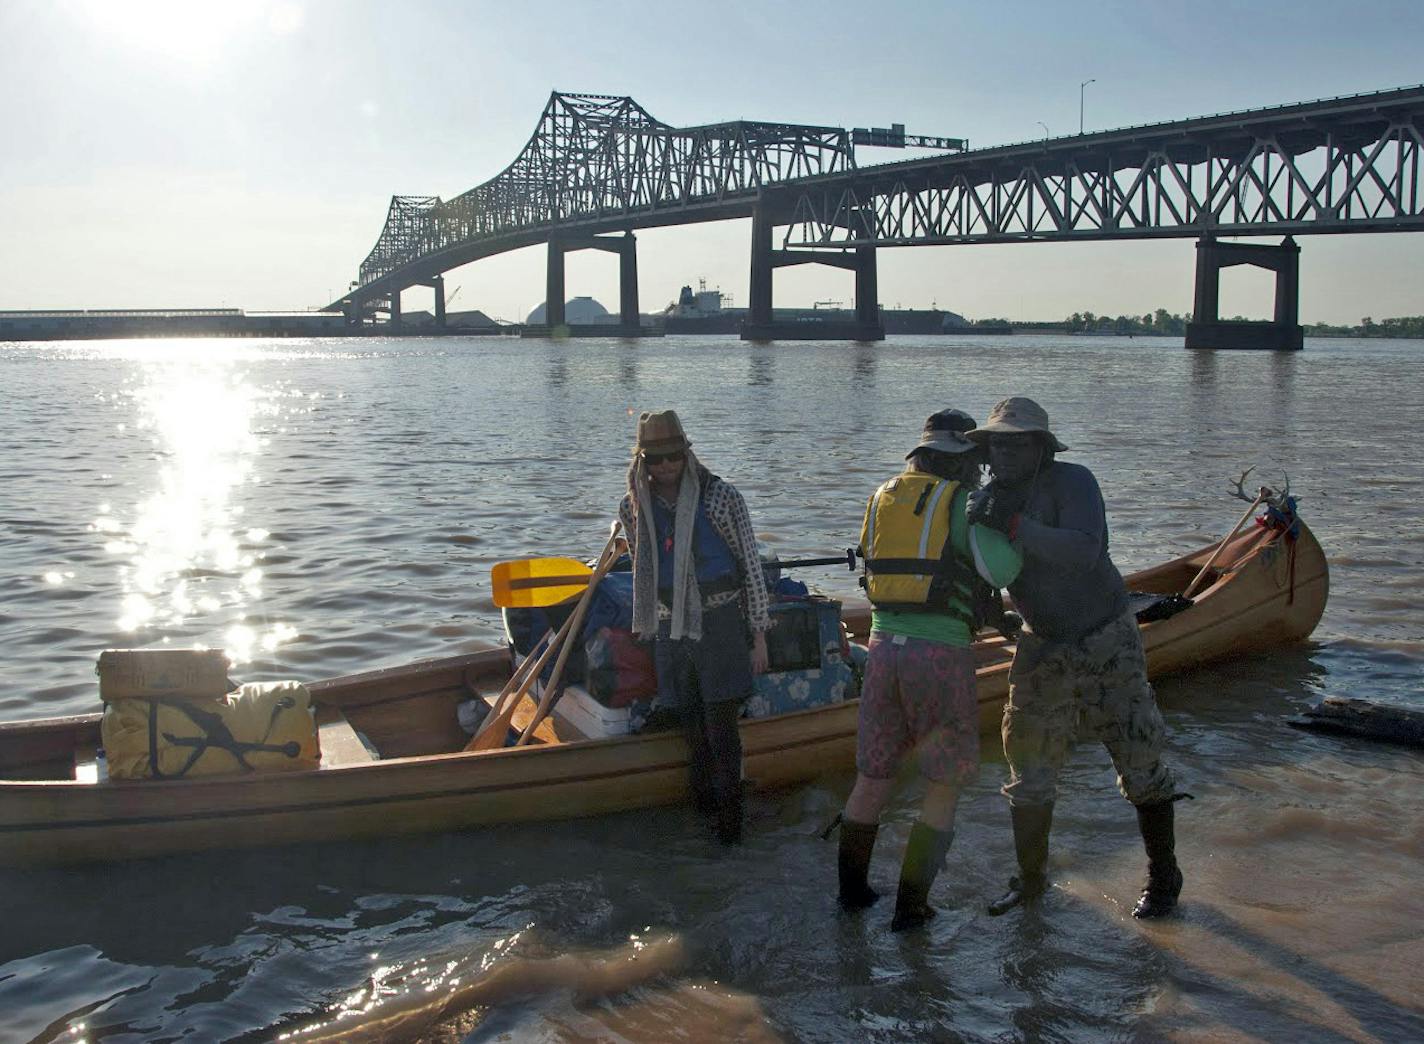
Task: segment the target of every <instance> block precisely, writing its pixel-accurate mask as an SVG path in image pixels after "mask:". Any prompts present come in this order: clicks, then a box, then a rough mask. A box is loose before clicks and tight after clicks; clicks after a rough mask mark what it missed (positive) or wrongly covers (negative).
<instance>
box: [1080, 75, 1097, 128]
mask: <svg viewBox="0 0 1424 1044" xmlns="http://www.w3.org/2000/svg"><path fill="white" fill-rule="evenodd" d="M1097 82H1098V81H1097V80H1095V79H1094V80H1084V81H1083V82H1082V83H1080V84H1078V133H1079V134H1082V133H1083V92H1084V91H1085V90H1087V89H1088V84H1090V83H1097Z"/></svg>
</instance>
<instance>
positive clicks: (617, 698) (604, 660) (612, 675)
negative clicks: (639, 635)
mask: <svg viewBox="0 0 1424 1044" xmlns="http://www.w3.org/2000/svg"><path fill="white" fill-rule="evenodd" d="M584 650H585V651H586V652H587V654H588V675H587V677H586V679H585V681H584V687H585V688H587V689H588V691H589V694H590V695H591V696H592V697H593V698H594V699H596V700H597V701H598V702H599V703H601V704H603V705H604V706H605V707H626V706H628V704H630V703H633V702H634V701H636V700H645V699H650V698H652V696H653V695H654V694H656V693H657V691H658V676H657V671H656V670H655V668H654V666H653V653H652V649H651V648H650V647H649V646H646V645H644V644H642V643H640V642H639V641H638V640H637V639H636V638H634V637H633V632H632V631H625V630H623V629H622V628H617V627H600V628H599V629H598V630H596V631H594V632H593V636H592V637H590V638H589V639H588V641H586V642H585V643H584Z"/></svg>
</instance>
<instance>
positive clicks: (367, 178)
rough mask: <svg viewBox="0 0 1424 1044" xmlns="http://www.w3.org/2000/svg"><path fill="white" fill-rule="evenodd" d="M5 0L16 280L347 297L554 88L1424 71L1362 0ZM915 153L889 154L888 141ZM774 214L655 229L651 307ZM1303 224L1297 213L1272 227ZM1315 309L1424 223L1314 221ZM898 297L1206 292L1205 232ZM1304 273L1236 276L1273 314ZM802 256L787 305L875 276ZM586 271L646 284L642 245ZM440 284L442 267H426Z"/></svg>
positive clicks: (1404, 39)
mask: <svg viewBox="0 0 1424 1044" xmlns="http://www.w3.org/2000/svg"><path fill="white" fill-rule="evenodd" d="M1342 11H1343V9H1342V8H1341V7H1340V6H1339V4H1338V3H1337V2H1335V0H1330V2H1325V0H1289V2H1281V0H1240V2H1226V0H1199V2H1197V3H1193V4H1183V3H1180V2H1179V0H1171V2H1162V0H1074V2H1072V3H1063V2H1054V0H996V2H992V3H990V2H982V3H962V2H954V0H925V2H902V0H878V2H876V3H865V2H864V0H846V2H843V0H818V2H816V3H792V2H787V3H775V4H772V3H766V2H765V0H762V2H757V3H741V2H738V0H726V2H722V3H719V4H710V3H703V4H696V5H692V4H678V3H672V2H662V3H634V2H631V0H603V2H601V3H598V4H593V3H564V2H561V0H544V2H542V3H538V4H528V3H513V2H510V0H498V2H484V0H464V2H458V0H405V2H403V3H402V4H399V5H394V4H390V3H385V2H381V3H376V2H368V0H245V2H244V0H227V2H214V0H0V309H23V308H146V307H168V308H174V307H185V308H188V307H238V308H245V309H248V310H265V309H297V308H311V307H320V306H322V305H324V304H326V303H328V302H329V301H331V300H333V299H334V298H335V297H336V296H337V295H338V294H340V293H341V292H342V291H343V290H344V288H345V287H346V286H347V285H348V283H349V282H350V281H351V280H352V279H354V278H355V276H356V272H357V268H358V266H359V265H360V263H361V261H362V259H364V258H365V256H366V254H367V253H368V252H369V251H370V249H371V247H372V245H373V244H374V243H375V241H376V237H377V236H378V235H379V233H380V230H381V226H382V224H383V222H384V220H385V214H386V208H387V206H388V204H389V201H390V197H391V196H392V195H394V194H400V195H438V196H441V197H444V198H447V199H448V198H450V197H452V196H454V195H457V194H458V193H460V192H463V191H465V190H466V189H469V188H471V187H473V186H474V185H476V184H479V183H480V182H483V181H485V180H487V179H489V178H490V177H493V176H494V175H495V174H497V173H499V172H500V171H501V170H502V169H503V168H504V167H505V166H506V165H507V164H508V163H509V162H510V161H511V160H512V159H513V158H514V157H515V156H516V155H517V153H518V152H519V150H520V149H521V148H522V147H523V145H524V144H525V142H526V141H527V140H528V138H529V135H530V134H531V133H532V131H533V130H534V126H535V124H536V122H537V120H538V117H539V114H540V112H541V111H542V109H543V106H544V104H545V102H546V100H547V98H548V95H549V92H550V91H551V90H562V91H574V92H588V93H597V94H628V95H632V96H633V97H634V98H636V99H637V100H638V101H639V102H640V103H641V104H642V105H643V107H644V108H646V109H647V110H648V111H649V112H651V113H652V114H653V115H654V116H655V117H657V118H658V119H660V120H663V121H664V122H667V123H670V124H673V125H675V126H691V125H696V124H702V123H712V122H719V121H724V120H732V119H739V118H746V119H766V120H776V121H785V122H796V123H812V124H821V125H834V126H844V127H855V126H888V125H889V124H890V123H896V122H898V123H904V124H905V126H906V129H907V131H909V132H910V133H912V134H916V133H917V134H932V135H945V136H950V137H967V138H968V139H969V140H970V142H971V144H972V145H973V146H975V147H980V146H990V145H997V144H1006V143H1011V142H1018V141H1026V140H1031V139H1036V138H1039V137H1041V136H1042V135H1043V133H1044V127H1047V129H1048V131H1049V133H1050V134H1052V135H1054V136H1057V135H1060V134H1070V133H1076V131H1077V129H1078V120H1079V103H1080V85H1081V83H1082V81H1084V80H1089V79H1091V80H1093V81H1094V82H1093V83H1091V84H1089V85H1088V86H1087V87H1086V88H1084V89H1082V92H1081V94H1082V98H1081V100H1082V103H1083V121H1084V124H1085V127H1086V129H1088V130H1103V129H1109V128H1113V127H1122V126H1130V125H1134V124H1141V123H1149V122H1157V121H1162V120H1174V119H1182V118H1186V117H1191V116H1200V115H1207V114H1211V113H1216V112H1224V111H1230V110H1236V109H1244V108H1255V107H1260V106H1267V105H1277V104H1286V103H1290V102H1296V101H1303V100H1307V99H1315V98H1324V97H1331V96H1335V95H1341V94H1353V93H1359V92H1367V91H1375V90H1385V89H1389V88H1393V87H1400V86H1406V85H1412V84H1415V83H1418V82H1419V81H1420V80H1424V65H1421V63H1420V60H1419V54H1420V43H1421V41H1424V3H1419V2H1418V0H1398V2H1395V0H1359V2H1357V3H1355V4H1354V5H1352V6H1351V7H1350V9H1349V14H1348V17H1345V16H1342ZM894 158H897V157H896V154H894V153H890V152H886V151H885V150H873V151H863V152H862V154H861V162H863V163H864V162H884V161H887V160H891V159H894ZM749 232H750V223H749V222H747V221H731V222H720V223H716V224H707V225H695V226H685V227H681V228H669V229H650V230H645V231H642V232H639V233H638V242H639V258H638V263H639V284H640V286H639V292H640V298H641V305H642V308H643V310H644V311H652V310H655V309H658V308H661V307H662V306H663V305H664V304H665V303H667V302H670V301H672V300H675V299H676V297H677V293H678V289H679V287H681V286H682V285H683V284H692V285H694V286H695V285H697V283H698V281H699V280H705V281H706V283H707V285H708V286H709V287H718V288H720V289H722V290H723V291H724V292H725V293H726V294H728V295H730V297H731V298H732V303H733V304H735V305H743V304H745V303H746V297H747V282H748V257H749ZM1272 241H1274V240H1272ZM1300 243H1301V248H1302V253H1301V306H1300V310H1301V319H1302V321H1303V322H1331V323H1356V322H1358V321H1359V320H1360V318H1361V317H1363V316H1366V315H1368V316H1371V317H1373V318H1375V319H1376V320H1378V319H1380V318H1385V317H1389V316H1398V315H1419V314H1424V289H1421V288H1424V278H1421V274H1424V235H1421V234H1419V233H1401V234H1389V235H1372V236H1363V235H1361V236H1304V237H1300ZM879 265H880V271H879V280H880V297H881V303H882V304H884V305H885V306H887V307H895V306H897V305H898V306H902V307H906V308H909V307H916V308H926V307H930V306H931V305H935V306H938V307H940V308H947V309H951V310H953V311H956V312H959V313H961V314H963V315H966V316H968V317H970V318H986V317H1007V318H1013V319H1038V320H1056V319H1062V318H1064V317H1065V316H1067V315H1069V314H1070V313H1072V312H1076V311H1091V312H1095V313H1097V314H1100V315H1119V314H1138V315H1140V314H1143V313H1145V312H1150V311H1153V310H1155V309H1157V308H1166V309H1167V310H1168V311H1171V312H1174V313H1183V312H1187V311H1190V308H1191V300H1192V284H1193V272H1194V247H1193V242H1192V240H1190V239H1174V240H1160V241H1145V242H1120V243H1081V244H1027V245H1018V244H1013V245H1002V246H940V247H917V248H900V249H893V250H882V251H881V252H880V257H879ZM1272 279H1273V277H1272V276H1270V275H1269V274H1268V273H1265V272H1261V271H1257V270H1254V269H1248V268H1234V269H1230V270H1227V271H1226V272H1224V273H1223V276H1222V297H1221V310H1222V314H1223V315H1224V316H1229V315H1236V314H1240V315H1244V316H1246V317H1248V318H1266V317H1269V315H1270V313H1271V294H1272V287H1273V282H1272ZM543 281H544V251H543V249H542V248H530V249H525V250H522V251H517V252H513V253H510V254H506V255H502V256H500V257H497V258H491V259H487V260H484V261H480V262H476V263H474V264H472V265H467V266H464V267H463V268H460V269H456V270H454V271H452V272H449V273H447V274H446V292H447V298H449V299H450V307H451V309H452V310H463V309H469V308H479V309H482V310H484V311H485V312H487V313H489V314H491V315H493V316H496V317H499V318H505V319H519V318H522V317H523V316H524V315H525V314H527V313H528V311H530V310H531V309H533V308H534V307H535V306H536V305H538V304H539V303H540V302H541V300H542V298H543ZM852 282H853V279H852V276H851V274H850V273H849V272H845V271H841V270H836V269H828V268H824V267H822V266H809V265H808V266H798V267H797V268H794V269H790V270H784V271H781V272H778V274H777V277H776V286H775V294H776V304H777V305H778V306H787V307H793V306H809V305H810V304H812V303H813V302H814V301H820V300H840V301H843V302H846V303H847V304H848V303H849V302H850V300H851V296H852ZM567 288H568V292H569V295H570V296H571V297H572V296H578V295H584V294H587V295H591V296H594V297H596V298H598V299H600V300H601V301H603V302H604V303H605V304H607V305H609V306H610V307H611V308H612V307H616V302H617V297H618V291H617V261H616V257H615V256H614V255H612V254H607V253H601V252H591V251H584V252H580V253H577V254H573V255H570V257H569V262H568V274H567ZM403 304H404V307H405V309H406V310H407V311H411V310H415V309H419V308H428V307H429V306H430V291H429V290H423V289H419V288H417V289H412V290H409V291H407V292H406V293H405V295H404V296H403Z"/></svg>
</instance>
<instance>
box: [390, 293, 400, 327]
mask: <svg viewBox="0 0 1424 1044" xmlns="http://www.w3.org/2000/svg"><path fill="white" fill-rule="evenodd" d="M400 295H401V292H400V291H399V290H392V291H391V325H392V326H400V325H401V304H400Z"/></svg>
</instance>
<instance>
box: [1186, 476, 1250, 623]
mask: <svg viewBox="0 0 1424 1044" xmlns="http://www.w3.org/2000/svg"><path fill="white" fill-rule="evenodd" d="M1270 495H1271V491H1270V490H1269V489H1267V488H1266V487H1265V486H1262V487H1261V491H1260V492H1259V493H1257V494H1256V499H1255V500H1253V501H1251V506H1250V507H1248V508H1247V509H1246V514H1244V515H1242V516H1241V521H1239V522H1237V523H1236V528H1234V529H1233V530H1232V531H1231V532H1230V533H1227V534H1226V537H1225V538H1224V539H1223V540H1222V541H1221V543H1219V544H1217V545H1216V550H1215V551H1213V552H1212V553H1211V557H1210V558H1208V559H1207V560H1206V565H1204V566H1202V567H1201V572H1199V573H1197V575H1196V576H1194V577H1192V582H1191V583H1189V584H1188V585H1187V587H1186V590H1184V591H1183V592H1182V597H1183V598H1190V597H1191V596H1192V592H1194V591H1195V590H1196V589H1197V585H1198V584H1200V583H1201V582H1202V578H1203V577H1205V576H1206V574H1207V572H1208V571H1209V570H1210V569H1211V567H1212V566H1214V565H1215V564H1216V560H1217V559H1218V558H1220V557H1221V552H1223V551H1224V550H1226V545H1227V544H1229V543H1231V538H1232V537H1234V536H1235V535H1236V534H1237V533H1239V532H1240V531H1241V527H1242V526H1244V525H1245V524H1246V521H1247V520H1248V519H1249V518H1250V517H1251V516H1252V515H1253V514H1255V512H1256V509H1257V508H1258V507H1260V506H1261V502H1262V501H1263V500H1265V499H1266V498H1267V497H1268V496H1270Z"/></svg>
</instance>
